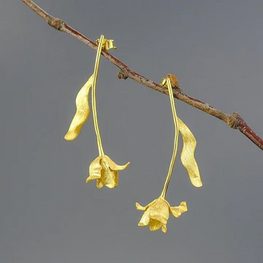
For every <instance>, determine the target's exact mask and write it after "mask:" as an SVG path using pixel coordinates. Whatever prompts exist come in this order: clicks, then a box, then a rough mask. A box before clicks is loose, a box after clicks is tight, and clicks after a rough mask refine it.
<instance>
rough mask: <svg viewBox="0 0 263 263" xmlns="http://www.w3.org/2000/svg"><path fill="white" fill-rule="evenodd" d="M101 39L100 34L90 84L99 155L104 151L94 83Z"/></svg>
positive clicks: (98, 62)
mask: <svg viewBox="0 0 263 263" xmlns="http://www.w3.org/2000/svg"><path fill="white" fill-rule="evenodd" d="M103 40H104V36H103V35H101V36H100V40H99V45H98V48H97V54H96V60H95V66H94V73H93V76H94V80H93V85H92V114H93V122H94V129H95V133H96V136H97V143H98V149H99V155H100V156H103V155H104V151H103V147H102V142H101V136H100V130H99V124H98V115H97V108H96V84H97V77H98V71H99V66H100V56H101V50H102V44H103Z"/></svg>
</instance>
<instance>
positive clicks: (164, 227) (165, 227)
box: [162, 225, 167, 233]
mask: <svg viewBox="0 0 263 263" xmlns="http://www.w3.org/2000/svg"><path fill="white" fill-rule="evenodd" d="M162 231H163V232H164V233H166V232H167V226H166V225H162Z"/></svg>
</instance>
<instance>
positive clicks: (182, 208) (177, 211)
mask: <svg viewBox="0 0 263 263" xmlns="http://www.w3.org/2000/svg"><path fill="white" fill-rule="evenodd" d="M186 211H187V204H186V202H185V201H183V202H181V203H180V205H179V206H173V207H170V212H171V214H172V215H173V216H174V217H177V218H178V217H179V216H180V215H181V214H182V213H185V212H186Z"/></svg>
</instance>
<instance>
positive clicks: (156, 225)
mask: <svg viewBox="0 0 263 263" xmlns="http://www.w3.org/2000/svg"><path fill="white" fill-rule="evenodd" d="M149 226H150V230H151V231H157V230H158V229H160V228H161V227H162V223H161V222H160V221H158V220H154V219H151V220H150V223H149Z"/></svg>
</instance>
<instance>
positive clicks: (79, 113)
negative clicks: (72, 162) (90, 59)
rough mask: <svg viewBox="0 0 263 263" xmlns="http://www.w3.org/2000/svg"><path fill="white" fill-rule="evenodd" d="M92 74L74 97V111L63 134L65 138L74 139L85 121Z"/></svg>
mask: <svg viewBox="0 0 263 263" xmlns="http://www.w3.org/2000/svg"><path fill="white" fill-rule="evenodd" d="M92 83H93V75H91V77H90V78H89V79H88V81H87V82H86V83H85V84H84V86H83V87H82V88H81V89H80V91H79V92H78V94H77V97H76V108H77V110H76V113H75V116H74V117H73V119H72V122H71V124H70V126H69V129H68V132H67V133H66V135H65V136H64V138H65V140H67V141H72V140H74V139H76V138H77V137H78V135H79V133H80V131H81V128H82V126H83V125H84V123H85V122H86V121H87V119H88V117H89V114H90V108H89V102H88V99H89V90H90V88H91V87H92Z"/></svg>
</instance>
